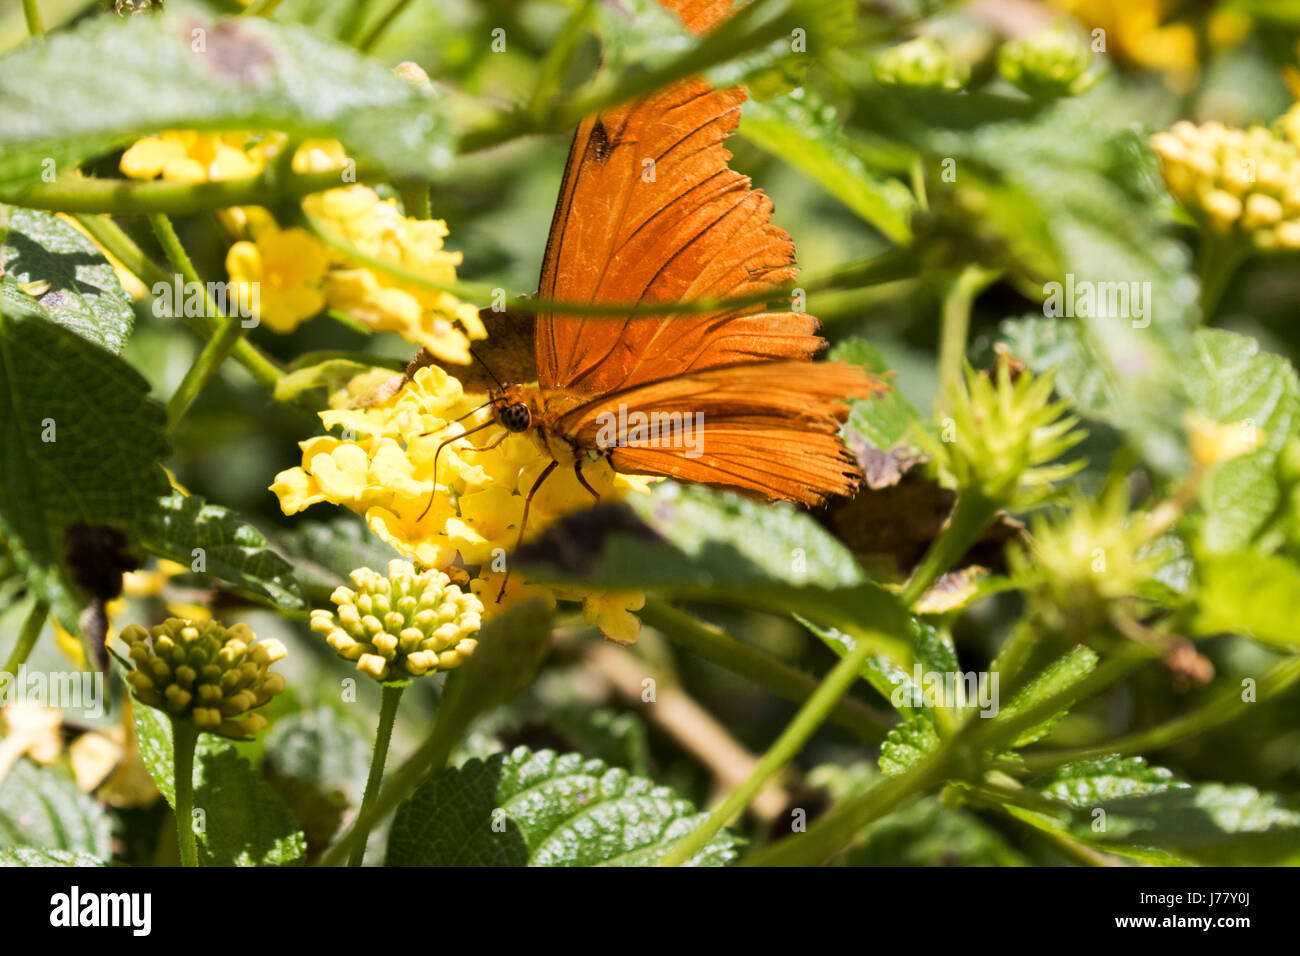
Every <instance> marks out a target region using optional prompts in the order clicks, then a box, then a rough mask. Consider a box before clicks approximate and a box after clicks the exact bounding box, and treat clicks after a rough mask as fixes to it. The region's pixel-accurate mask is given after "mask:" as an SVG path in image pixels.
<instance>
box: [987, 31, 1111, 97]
mask: <svg viewBox="0 0 1300 956" xmlns="http://www.w3.org/2000/svg"><path fill="white" fill-rule="evenodd" d="M1092 65H1093V55H1092V50H1091V49H1089V47H1088V42H1087V40H1086V39H1085V38H1084V37H1082V36H1080V35H1079V34H1077V33H1074V32H1072V31H1069V30H1063V29H1050V30H1040V31H1038V32H1037V33H1032V34H1030V35H1029V36H1027V37H1022V38H1021V39H1019V40H1011V41H1010V42H1008V43H1005V44H1003V45H1002V48H1001V49H1000V50H999V51H998V72H999V73H1000V74H1002V78H1003V79H1005V80H1006V81H1007V82H1008V83H1011V84H1013V85H1014V86H1016V87H1018V88H1019V89H1021V90H1023V91H1024V92H1026V93H1028V94H1029V95H1030V96H1034V97H1038V98H1041V99H1055V98H1058V97H1062V96H1075V95H1077V94H1079V93H1082V92H1084V91H1085V90H1088V89H1090V88H1091V87H1092V86H1093V85H1094V84H1095V83H1096V82H1097V79H1098V78H1099V77H1100V75H1101V74H1100V72H1099V71H1097V70H1091V69H1090V67H1091V66H1092Z"/></svg>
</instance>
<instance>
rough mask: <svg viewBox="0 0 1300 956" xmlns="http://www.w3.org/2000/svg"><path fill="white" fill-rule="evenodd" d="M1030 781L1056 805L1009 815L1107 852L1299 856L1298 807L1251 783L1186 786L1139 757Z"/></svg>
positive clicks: (1240, 860) (1222, 861)
mask: <svg viewBox="0 0 1300 956" xmlns="http://www.w3.org/2000/svg"><path fill="white" fill-rule="evenodd" d="M1033 787H1034V789H1036V790H1038V791H1039V792H1041V793H1043V794H1045V795H1047V796H1049V797H1052V798H1054V799H1056V800H1059V801H1060V806H1061V809H1060V810H1059V811H1056V812H1051V811H1049V812H1046V813H1035V812H1032V811H1024V810H1021V811H1019V812H1017V813H1016V814H1015V815H1016V816H1018V817H1020V818H1021V819H1024V820H1026V822H1031V823H1032V824H1033V825H1036V826H1040V827H1045V828H1057V829H1060V830H1063V831H1065V832H1068V833H1069V834H1070V835H1071V836H1072V837H1073V838H1075V839H1077V840H1080V841H1082V842H1084V843H1087V844H1089V845H1090V846H1094V847H1096V848H1098V849H1101V850H1105V851H1107V852H1113V853H1119V854H1121V855H1124V856H1132V857H1134V858H1136V859H1139V860H1144V861H1147V862H1157V863H1170V862H1174V863H1177V862H1185V863H1194V864H1201V865H1209V866H1246V865H1282V864H1292V865H1293V864H1294V863H1295V862H1296V861H1297V860H1300V811H1297V809H1296V808H1294V807H1292V806H1291V805H1290V804H1289V803H1288V802H1287V801H1286V800H1285V799H1284V798H1282V797H1281V796H1279V795H1277V794H1273V793H1267V792H1261V791H1259V790H1256V789H1255V788H1254V787H1249V786H1245V785H1235V784H1220V783H1204V784H1197V785H1190V784H1187V783H1184V782H1181V781H1178V780H1176V779H1175V778H1174V776H1173V774H1172V773H1171V772H1170V771H1168V770H1165V769H1163V768H1160V767H1152V766H1148V765H1147V764H1146V763H1145V762H1144V761H1142V760H1141V759H1136V758H1129V759H1121V758H1119V757H1107V758H1103V759H1100V760H1090V761H1083V762H1080V763H1077V764H1071V765H1069V766H1067V767H1063V768H1061V769H1060V770H1058V771H1056V772H1054V773H1053V774H1051V775H1049V776H1047V777H1044V778H1042V779H1040V780H1038V781H1035V783H1034V784H1033Z"/></svg>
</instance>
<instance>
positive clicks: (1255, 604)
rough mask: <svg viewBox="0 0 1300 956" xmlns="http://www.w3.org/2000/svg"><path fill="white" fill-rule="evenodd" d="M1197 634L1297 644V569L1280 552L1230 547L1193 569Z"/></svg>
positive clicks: (1299, 588)
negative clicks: (1228, 550)
mask: <svg viewBox="0 0 1300 956" xmlns="http://www.w3.org/2000/svg"><path fill="white" fill-rule="evenodd" d="M1196 577H1197V587H1196V614H1195V616H1194V617H1193V622H1192V628H1193V631H1194V633H1196V634H1200V635H1211V634H1240V635H1241V636H1242V637H1249V638H1253V639H1254V640H1257V641H1260V642H1262V643H1264V644H1272V645H1276V646H1279V647H1283V648H1287V649H1295V648H1300V631H1297V628H1296V622H1297V621H1300V568H1297V567H1296V566H1295V564H1294V563H1293V562H1292V561H1290V560H1288V559H1287V558H1284V557H1281V556H1280V555H1267V554H1259V553H1257V552H1254V551H1235V552H1232V553H1229V554H1220V555H1214V556H1211V557H1206V558H1204V559H1202V560H1201V561H1200V563H1199V564H1198V565H1197V567H1196Z"/></svg>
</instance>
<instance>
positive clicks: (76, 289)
mask: <svg viewBox="0 0 1300 956" xmlns="http://www.w3.org/2000/svg"><path fill="white" fill-rule="evenodd" d="M0 235H3V245H0V275H2V276H3V279H0V311H6V312H34V313H35V314H37V315H39V316H41V317H42V318H44V319H46V320H48V321H50V322H57V323H58V324H59V325H62V326H64V327H65V328H68V329H71V330H72V331H73V332H76V333H77V334H78V335H80V336H81V337H82V338H84V339H88V340H90V341H91V342H94V343H95V344H96V345H99V346H102V347H103V348H106V349H108V350H109V351H110V352H113V353H119V352H121V351H122V347H123V346H124V345H125V344H126V339H127V336H129V335H130V334H131V326H132V324H133V323H134V321H135V315H134V313H133V312H132V311H131V300H130V298H129V297H128V296H127V294H126V292H124V291H123V290H122V285H121V283H119V282H118V281H117V273H115V272H114V271H113V266H112V265H111V264H110V263H109V261H108V260H107V259H106V258H104V254H103V252H101V251H100V250H99V247H98V246H96V245H95V244H94V243H93V242H92V241H91V240H90V238H89V237H88V236H86V235H85V234H84V233H83V232H81V231H80V230H78V229H77V228H75V227H74V226H73V225H72V224H71V223H69V222H67V221H66V220H63V219H60V218H59V217H58V216H55V215H52V214H51V213H48V212H41V211H39V210H36V209H21V208H18V207H15V206H0ZM24 287H26V289H27V290H32V289H39V290H41V291H39V293H37V292H34V291H24Z"/></svg>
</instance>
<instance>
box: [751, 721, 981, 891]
mask: <svg viewBox="0 0 1300 956" xmlns="http://www.w3.org/2000/svg"><path fill="white" fill-rule="evenodd" d="M960 739H961V737H960V736H958V737H953V738H950V739H949V740H946V741H944V742H942V743H941V744H940V745H939V747H938V748H936V749H935V750H933V751H931V752H930V753H929V754H927V755H926V756H924V757H922V758H921V759H920V760H919V761H917V762H916V763H914V764H913V765H912V766H911V767H910V768H909V769H908V770H907V771H905V772H904V773H900V774H897V775H896V776H893V777H885V778H884V779H882V780H880V781H879V782H878V783H876V784H875V785H874V786H872V787H871V788H870V789H869V790H867V791H866V793H864V794H862V795H861V796H860V797H858V798H857V799H855V800H851V801H848V802H846V803H844V804H841V805H840V807H838V808H837V809H835V810H832V811H830V812H829V813H827V814H825V815H823V816H822V817H821V818H820V819H819V820H817V821H816V822H815V823H814V824H813V825H812V826H810V827H809V828H808V831H807V832H806V833H802V834H799V835H797V836H790V837H786V838H785V839H783V840H779V841H777V842H776V843H774V844H772V845H771V846H769V847H766V848H764V849H762V850H759V851H757V852H755V853H753V854H751V855H750V856H748V857H746V858H745V859H744V860H743V861H742V865H743V866H809V865H813V864H819V863H822V862H824V861H826V860H828V859H830V858H831V857H832V856H834V855H835V854H836V853H838V852H839V851H840V850H841V849H843V848H844V847H845V846H847V845H848V844H849V842H850V841H851V840H852V839H853V837H854V835H855V834H857V833H858V831H860V830H861V829H862V828H863V827H865V826H866V825H867V824H869V823H871V822H872V821H874V820H879V819H880V818H881V817H883V816H885V815H886V814H888V813H891V812H892V811H893V810H894V809H895V808H896V807H898V806H899V805H900V804H902V803H903V802H904V801H906V800H908V799H910V798H912V797H914V796H917V795H918V794H920V793H923V792H925V791H927V790H929V789H931V788H932V787H933V786H935V785H937V784H938V783H939V782H941V781H942V780H943V777H944V774H945V773H946V771H947V768H948V766H949V762H950V761H951V760H952V755H953V752H954V751H953V748H954V746H955V744H956V742H957V741H958V740H960Z"/></svg>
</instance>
